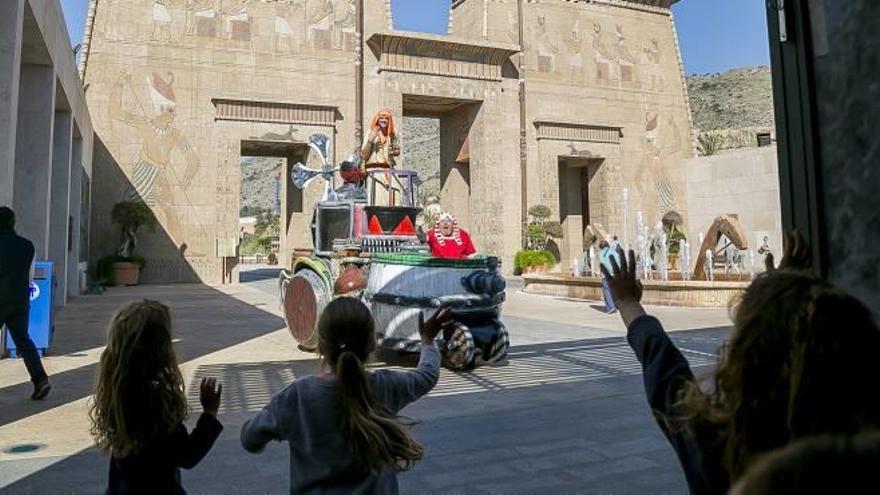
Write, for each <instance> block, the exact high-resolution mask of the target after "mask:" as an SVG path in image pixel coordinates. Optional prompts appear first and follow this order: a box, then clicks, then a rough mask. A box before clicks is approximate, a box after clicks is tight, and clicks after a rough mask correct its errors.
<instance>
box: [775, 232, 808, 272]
mask: <svg viewBox="0 0 880 495" xmlns="http://www.w3.org/2000/svg"><path fill="white" fill-rule="evenodd" d="M812 263H813V258H812V255H811V253H810V245H809V243H807V241H806V240H804V238H803V236H801V233H800V232H798V231H797V230H796V229H793V230H790V231H788V232H786V233H785V237H784V238H783V239H782V261H780V262H779V267H778V268H775V267H774V258H773V253H767V256H765V257H764V266H765V267H766V268H767V271H768V272H769V271H773V270H777V269H778V270H806V269H809V268H810V266H812Z"/></svg>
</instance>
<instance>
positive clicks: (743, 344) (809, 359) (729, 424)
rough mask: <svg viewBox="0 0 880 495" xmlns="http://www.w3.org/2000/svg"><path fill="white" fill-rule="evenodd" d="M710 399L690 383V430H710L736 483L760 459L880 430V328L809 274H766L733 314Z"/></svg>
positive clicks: (864, 312) (687, 400)
mask: <svg viewBox="0 0 880 495" xmlns="http://www.w3.org/2000/svg"><path fill="white" fill-rule="evenodd" d="M732 317H733V321H734V326H735V330H734V333H733V336H732V339H731V341H730V342H729V343H728V344H727V345H726V346H725V348H724V349H722V352H721V358H720V361H719V363H718V367H717V368H716V370H715V372H714V375H713V376H712V385H713V386H712V387H711V388H712V391H711V392H709V393H706V392H704V391H703V390H701V389H700V387H699V385H698V384H697V383H696V382H692V383H691V384H690V385H689V386H688V388H687V389H686V390H685V394H684V396H683V400H682V405H683V406H684V411H685V412H686V417H687V419H685V425H689V426H694V425H698V424H703V425H706V424H709V425H714V427H713V428H711V430H714V431H717V432H719V433H718V436H717V437H716V438H715V439H714V441H716V442H717V447H718V448H720V449H721V450H720V451H721V452H722V453H723V456H722V462H723V467H724V469H725V471H726V472H727V474H728V475H729V476H730V478H731V480H734V481H735V480H736V479H737V478H738V477H739V476H740V475H742V473H743V472H744V471H745V470H746V468H748V467H749V464H750V463H751V462H752V461H753V460H754V459H755V457H756V456H758V455H759V454H762V453H765V452H768V451H770V450H773V449H776V448H779V447H782V446H784V445H786V444H788V443H789V442H792V441H794V440H797V439H799V438H803V437H807V436H812V435H816V434H824V433H831V434H842V435H852V434H854V433H856V432H858V431H860V430H861V429H863V428H866V427H877V426H880V394H878V393H877V389H878V375H877V364H876V359H877V358H876V354H877V350H878V349H880V329H878V327H877V324H876V322H875V320H874V319H873V317H872V315H871V313H870V311H869V310H868V309H867V308H866V307H865V306H864V305H863V304H862V303H860V302H859V301H858V300H856V299H855V298H853V297H851V296H849V295H847V294H846V293H845V292H843V291H841V290H839V289H838V288H836V287H834V286H833V285H831V284H830V283H828V282H826V281H824V280H821V279H819V278H816V277H814V276H812V275H810V274H807V273H802V272H793V271H788V270H780V271H774V272H769V273H765V274H762V275H760V276H759V277H758V278H757V279H756V280H755V281H754V282H753V283H752V284H751V286H750V287H749V288H748V289H747V290H746V291H745V293H744V294H743V296H742V298H741V300H740V301H739V304H738V305H736V306H735V307H734V309H733V311H732Z"/></svg>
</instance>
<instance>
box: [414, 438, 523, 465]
mask: <svg viewBox="0 0 880 495" xmlns="http://www.w3.org/2000/svg"><path fill="white" fill-rule="evenodd" d="M416 435H418V432H416ZM417 438H418V436H417ZM520 456H521V454H520V453H519V452H517V451H516V449H511V448H508V447H488V448H485V449H477V450H471V451H466V452H455V453H454V454H447V455H430V456H426V457H430V461H431V463H430V465H428V466H426V465H424V461H422V462H421V463H420V465H419V467H420V468H422V469H427V470H430V469H431V468H432V467H436V469H442V470H450V469H453V468H459V467H462V466H471V465H479V464H481V463H483V462H486V461H487V460H490V461H491V462H507V461H511V460H513V459H517V458H518V457H520Z"/></svg>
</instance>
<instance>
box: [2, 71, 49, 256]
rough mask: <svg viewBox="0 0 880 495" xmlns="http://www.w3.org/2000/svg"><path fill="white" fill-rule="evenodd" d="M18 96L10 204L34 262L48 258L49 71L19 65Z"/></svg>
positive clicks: (18, 228) (19, 230)
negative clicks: (32, 245) (13, 173)
mask: <svg viewBox="0 0 880 495" xmlns="http://www.w3.org/2000/svg"><path fill="white" fill-rule="evenodd" d="M18 96H19V100H18V122H17V127H16V139H15V181H14V187H15V195H14V196H13V199H12V204H13V209H14V210H15V215H16V226H17V230H18V232H19V233H20V234H21V235H22V236H24V237H27V238H28V239H30V240H31V242H33V243H34V247H35V248H36V259H38V260H45V259H47V258H48V257H49V242H48V241H49V198H50V178H51V176H52V144H53V142H52V131H53V128H54V123H53V120H54V117H55V71H54V70H53V68H52V67H51V66H44V65H22V66H21V77H20V81H19V87H18Z"/></svg>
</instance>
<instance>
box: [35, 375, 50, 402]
mask: <svg viewBox="0 0 880 495" xmlns="http://www.w3.org/2000/svg"><path fill="white" fill-rule="evenodd" d="M51 391H52V385H49V380H45V381H43V382H40V383H39V384H38V385H34V393H33V394H31V399H32V400H43V399H45V398H46V396H47V395H49V392H51Z"/></svg>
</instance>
